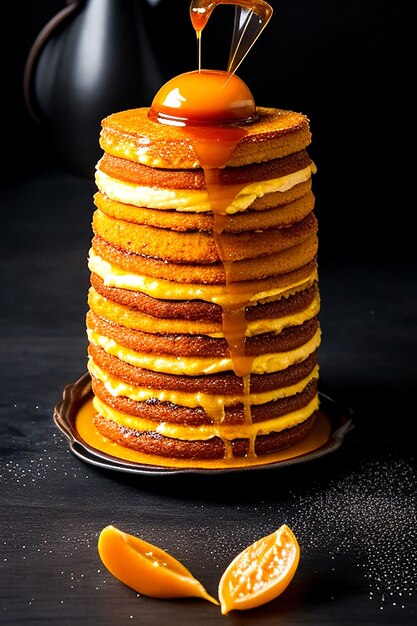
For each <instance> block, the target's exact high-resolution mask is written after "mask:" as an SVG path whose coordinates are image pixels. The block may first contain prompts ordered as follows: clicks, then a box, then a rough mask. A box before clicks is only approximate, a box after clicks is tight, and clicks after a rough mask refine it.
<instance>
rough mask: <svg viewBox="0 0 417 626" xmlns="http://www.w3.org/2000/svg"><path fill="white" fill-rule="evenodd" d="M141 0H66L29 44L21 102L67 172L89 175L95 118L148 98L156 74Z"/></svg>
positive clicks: (95, 150)
mask: <svg viewBox="0 0 417 626" xmlns="http://www.w3.org/2000/svg"><path fill="white" fill-rule="evenodd" d="M147 1H148V0H69V1H68V3H67V6H66V7H65V8H63V9H62V10H61V11H60V12H59V13H58V14H57V15H56V16H55V17H54V18H52V19H51V20H50V21H49V22H48V23H47V24H46V26H45V27H44V28H43V29H42V31H41V32H40V33H39V35H38V37H37V38H36V40H35V42H34V44H33V46H32V48H31V50H30V53H29V56H28V58H27V61H26V66H25V72H24V95H25V101H26V104H27V107H28V109H29V111H30V113H31V115H32V116H33V117H34V118H35V119H36V121H37V122H39V123H40V124H42V125H45V127H46V128H48V130H49V131H50V133H51V136H52V140H53V143H54V145H55V148H56V151H57V153H58V155H59V156H60V157H61V159H62V161H63V162H64V163H65V164H66V165H67V166H68V168H69V169H70V170H71V171H72V172H73V173H75V174H78V175H81V176H86V177H92V176H93V173H94V167H95V164H96V162H97V160H98V159H99V157H100V154H101V151H100V148H99V144H98V138H99V132H100V122H101V120H102V119H103V118H104V117H105V116H106V115H109V114H110V113H113V112H115V111H118V110H122V109H129V108H135V107H138V106H149V105H150V104H151V102H152V98H153V96H154V95H155V93H156V92H157V90H158V89H159V87H160V86H161V85H162V84H163V82H164V78H165V77H163V76H162V73H161V71H160V69H159V65H158V62H157V57H156V54H155V53H154V50H153V47H152V42H151V41H150V40H149V36H148V32H147V27H146V15H145V13H144V9H146V8H149V6H148V7H146V6H145V4H144V3H145V2H147ZM157 1H158V0H153V3H152V2H151V0H149V4H154V5H155V4H157Z"/></svg>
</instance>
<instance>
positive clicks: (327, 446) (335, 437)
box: [53, 371, 354, 476]
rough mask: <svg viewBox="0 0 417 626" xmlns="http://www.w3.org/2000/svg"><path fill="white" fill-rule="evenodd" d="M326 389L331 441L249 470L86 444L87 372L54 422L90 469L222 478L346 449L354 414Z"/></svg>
mask: <svg viewBox="0 0 417 626" xmlns="http://www.w3.org/2000/svg"><path fill="white" fill-rule="evenodd" d="M322 387H323V385H322V384H321V383H320V381H319V397H320V400H321V404H323V403H325V404H326V405H327V407H330V406H331V407H332V411H333V413H334V411H337V414H338V415H337V417H338V421H339V424H337V425H336V427H335V428H334V423H333V422H335V421H336V420H335V417H334V415H333V414H332V415H331V416H329V415H328V413H327V416H328V417H329V420H330V424H331V427H332V430H331V434H330V436H329V439H328V440H327V441H326V443H324V444H323V445H322V446H320V447H319V448H317V449H316V450H312V451H310V452H306V453H304V454H301V455H298V456H295V457H291V458H289V459H283V460H282V461H272V462H271V463H262V464H259V465H249V466H247V467H245V466H240V467H221V468H206V467H165V466H162V465H152V464H149V465H148V464H145V463H137V462H135V461H129V460H127V459H119V458H117V457H113V456H112V455H110V454H107V453H105V452H102V451H101V450H98V449H97V448H94V447H93V446H91V445H90V444H89V443H88V442H86V441H84V440H83V439H82V437H81V436H80V435H79V433H78V432H77V431H76V429H75V426H74V424H73V422H74V419H75V415H76V414H77V413H78V411H79V409H80V407H81V406H82V405H83V404H85V403H86V402H87V401H88V400H89V399H90V398H91V397H92V395H93V392H92V389H91V376H90V373H89V372H88V371H87V372H85V373H84V374H82V375H81V376H80V377H79V378H77V380H75V381H74V382H73V383H69V384H67V385H65V387H64V389H63V393H62V398H61V400H60V401H59V402H57V404H56V405H55V407H54V411H53V420H54V422H55V425H56V426H57V427H58V429H59V430H60V431H61V432H62V433H63V434H64V435H65V436H66V438H67V439H68V443H69V448H70V450H71V452H72V453H73V454H74V455H75V456H77V457H78V458H80V459H81V460H83V461H84V462H86V463H89V464H90V465H94V466H96V467H100V468H103V469H108V470H112V471H118V472H122V473H128V474H138V475H142V474H143V475H147V476H150V475H152V476H161V475H163V476H174V475H181V474H199V475H210V476H211V475H218V474H230V473H235V472H239V473H240V472H247V471H261V470H273V469H280V468H283V467H289V466H292V465H299V464H300V463H305V462H308V461H313V460H316V459H319V458H322V457H323V456H327V455H328V454H330V453H332V452H335V451H336V450H338V448H339V447H340V446H341V445H342V443H343V441H344V439H345V436H346V435H347V433H348V432H350V431H351V430H352V429H353V428H354V422H353V410H352V407H351V406H350V405H349V404H347V403H346V402H342V401H341V400H336V399H335V398H334V395H333V394H332V392H330V390H326V389H323V388H322Z"/></svg>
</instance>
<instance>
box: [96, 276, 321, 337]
mask: <svg viewBox="0 0 417 626" xmlns="http://www.w3.org/2000/svg"><path fill="white" fill-rule="evenodd" d="M88 304H89V306H90V308H91V310H92V311H94V313H96V314H97V315H100V316H101V317H104V318H106V319H108V320H110V321H111V322H114V323H116V324H120V325H121V326H125V327H127V328H133V329H135V330H139V331H141V332H146V333H164V334H166V333H169V334H187V335H206V336H209V337H214V338H221V337H224V333H223V331H222V325H221V324H220V323H216V322H202V321H190V320H178V319H160V318H155V317H152V316H151V315H146V313H142V312H140V311H135V310H134V309H130V308H128V307H125V306H123V305H121V304H116V303H115V302H112V301H110V300H107V299H106V298H104V297H103V296H101V295H100V294H99V293H97V292H96V291H95V290H94V288H92V287H91V288H90V290H89V293H88ZM319 309H320V298H319V296H318V295H316V297H315V298H314V300H313V301H312V302H311V303H310V304H309V306H308V307H307V308H305V309H304V310H303V311H299V312H298V313H292V314H291V315H286V316H284V317H277V318H265V319H261V320H254V321H248V323H247V326H246V337H251V336H253V335H258V334H262V333H268V332H275V333H280V332H281V331H282V330H283V329H284V328H287V327H288V326H298V325H300V324H303V323H304V322H305V321H307V320H309V319H311V318H313V317H314V316H315V315H317V313H318V312H319Z"/></svg>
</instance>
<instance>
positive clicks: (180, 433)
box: [93, 394, 319, 441]
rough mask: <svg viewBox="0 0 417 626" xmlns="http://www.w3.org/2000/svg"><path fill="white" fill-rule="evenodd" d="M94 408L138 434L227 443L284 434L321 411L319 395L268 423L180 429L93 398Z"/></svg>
mask: <svg viewBox="0 0 417 626" xmlns="http://www.w3.org/2000/svg"><path fill="white" fill-rule="evenodd" d="M93 405H94V408H95V410H96V411H97V413H98V414H99V415H101V416H102V417H104V419H106V420H112V421H114V422H116V423H117V424H118V425H119V426H123V427H125V428H131V429H133V430H137V431H139V432H157V433H159V434H160V435H163V436H164V437H170V438H172V439H181V440H183V441H198V440H208V439H212V438H213V437H221V439H223V440H226V441H232V440H233V439H240V438H245V439H246V438H248V439H250V440H252V441H253V440H254V439H255V437H257V436H258V435H269V434H270V433H273V432H281V431H283V430H285V429H286V428H292V427H293V426H296V425H297V424H301V423H302V422H304V421H305V420H306V419H308V418H309V417H310V416H311V415H312V414H313V413H314V411H316V410H317V409H318V408H319V398H318V394H317V395H316V396H315V398H313V400H311V402H309V404H307V405H306V406H305V407H303V408H301V409H298V410H297V411H293V412H292V413H287V415H282V416H280V417H276V418H272V419H269V420H265V421H264V422H257V423H248V424H236V425H231V424H230V425H226V424H211V425H207V424H204V425H201V426H180V425H178V424H171V423H169V422H160V423H156V422H152V421H150V420H146V419H143V418H140V417H132V416H130V415H126V414H125V413H121V412H120V411H116V410H115V409H112V408H110V407H109V406H108V405H107V404H105V403H104V402H102V401H101V400H100V399H99V398H97V396H96V397H94V399H93Z"/></svg>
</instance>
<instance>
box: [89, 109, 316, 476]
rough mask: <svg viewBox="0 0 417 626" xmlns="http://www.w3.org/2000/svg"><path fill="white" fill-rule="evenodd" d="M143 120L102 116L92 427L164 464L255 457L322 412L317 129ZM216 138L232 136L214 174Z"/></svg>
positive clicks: (93, 268)
mask: <svg viewBox="0 0 417 626" xmlns="http://www.w3.org/2000/svg"><path fill="white" fill-rule="evenodd" d="M149 113H150V109H148V108H145V107H143V108H139V109H130V110H127V111H121V112H117V113H114V114H111V115H109V116H108V117H106V118H105V119H103V120H102V126H101V133H100V139H99V141H100V146H101V148H102V150H103V155H102V157H101V158H100V160H99V162H98V163H97V168H96V185H97V192H96V193H95V195H94V205H95V210H94V214H93V220H92V241H91V248H90V251H89V259H88V267H89V269H90V272H91V274H90V283H91V286H90V289H89V293H88V309H89V310H88V313H87V318H86V327H87V335H88V340H89V347H88V369H89V372H90V375H91V380H92V390H93V394H94V401H93V404H94V408H95V412H96V414H95V417H94V425H95V427H96V429H97V430H98V431H99V432H100V433H101V434H102V435H103V436H104V437H106V438H108V439H109V440H111V441H114V442H116V443H118V444H121V445H122V446H125V447H128V448H131V449H134V450H137V451H139V452H141V453H144V454H150V455H156V456H160V457H161V458H164V459H165V460H166V459H168V460H169V459H175V461H176V462H177V461H178V460H181V459H187V460H188V461H189V460H192V461H194V462H195V464H196V466H198V462H199V460H203V459H204V460H207V459H212V460H215V461H216V463H218V464H219V465H218V466H219V467H220V466H221V462H222V460H225V459H227V460H229V461H230V460H231V459H233V458H234V457H236V458H239V459H240V461H241V460H242V458H247V459H248V460H250V461H251V462H252V461H253V459H254V457H258V456H264V455H268V454H270V453H273V452H276V451H278V450H281V449H283V448H285V447H288V446H291V445H293V444H294V443H296V442H299V441H301V440H302V439H303V438H304V437H306V436H307V434H308V433H310V432H311V430H312V428H313V427H314V424H315V419H316V415H317V411H318V408H319V396H318V379H319V366H318V349H319V346H320V340H321V329H320V323H319V312H320V293H319V283H318V273H317V253H318V223H317V219H316V216H315V214H314V202H315V199H314V195H313V193H312V184H311V177H312V174H314V173H315V165H314V163H313V162H312V160H311V158H310V156H309V154H308V152H307V148H308V146H309V145H310V142H311V133H310V128H309V122H308V119H307V118H306V116H305V115H303V114H301V113H296V112H293V111H284V110H281V109H273V108H266V107H257V108H256V114H257V115H256V116H254V118H255V119H253V120H251V121H250V122H249V123H247V122H243V121H242V123H240V122H238V123H234V124H233V127H229V128H227V129H221V130H219V129H218V130H214V131H213V129H212V128H211V127H210V129H204V128H199V129H198V131H197V130H195V129H193V128H189V127H187V126H185V127H178V126H175V125H169V124H165V123H164V124H162V123H160V122H158V120H157V119H155V116H153V117H152V119H151V117H150V116H149ZM212 132H215V133H226V134H225V135H224V134H223V135H221V136H222V137H226V136H227V137H229V135H230V136H233V137H236V139H234V140H233V141H232V142H230V149H228V152H227V153H226V152H225V154H224V156H222V161H221V165H220V166H217V165H216V166H210V167H208V166H207V161H206V156H207V155H206V152H205V150H208V148H207V146H208V144H206V143H204V142H205V141H206V139H205V137H208V140H209V142H210V141H211V142H212V143H214V144H216V141H214V140H213V137H214V136H213V137H212V136H211V134H210V133H212ZM201 133H203V135H201ZM204 133H206V135H204ZM201 136H203V140H201ZM218 136H220V135H218ZM196 137H198V139H196ZM216 145H217V144H216ZM228 145H229V144H228Z"/></svg>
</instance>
